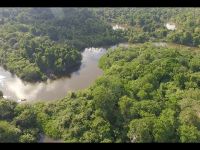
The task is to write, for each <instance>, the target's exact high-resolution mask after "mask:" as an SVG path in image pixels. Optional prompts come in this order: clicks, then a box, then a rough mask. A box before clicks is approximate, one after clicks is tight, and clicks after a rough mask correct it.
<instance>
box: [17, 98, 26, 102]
mask: <svg viewBox="0 0 200 150" xmlns="http://www.w3.org/2000/svg"><path fill="white" fill-rule="evenodd" d="M24 101H26V99H19V100H18V101H17V102H24Z"/></svg>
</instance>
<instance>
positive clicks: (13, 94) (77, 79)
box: [0, 48, 106, 101]
mask: <svg viewBox="0 0 200 150" xmlns="http://www.w3.org/2000/svg"><path fill="white" fill-rule="evenodd" d="M105 52H106V49H104V48H86V49H85V50H84V51H83V53H82V58H83V59H82V64H81V66H80V69H79V70H78V71H76V72H74V73H72V74H71V76H70V77H63V78H60V79H57V80H48V81H47V82H41V83H26V82H24V81H22V80H21V79H20V78H18V77H16V76H15V75H14V76H13V75H11V73H10V72H8V71H5V70H4V69H3V68H0V90H1V91H3V93H4V98H8V99H13V100H16V101H17V100H19V99H27V101H36V100H44V101H46V100H56V99H59V98H63V97H64V96H65V95H66V94H67V91H76V90H79V89H83V88H85V87H88V86H89V85H90V84H91V83H92V82H93V81H94V80H95V79H96V78H97V77H98V76H100V75H101V74H102V70H101V69H100V68H98V60H99V58H100V56H102V55H103V54H104V53H105Z"/></svg>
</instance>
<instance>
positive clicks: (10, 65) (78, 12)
mask: <svg viewBox="0 0 200 150" xmlns="http://www.w3.org/2000/svg"><path fill="white" fill-rule="evenodd" d="M0 14H1V20H0V47H1V48H0V56H1V57H0V64H1V65H2V66H3V67H4V68H5V69H7V70H9V71H10V72H12V73H14V74H16V75H17V76H19V77H20V78H22V79H23V80H25V81H29V82H31V81H43V80H47V78H56V77H57V76H63V75H65V74H66V73H67V74H68V73H70V72H72V71H73V70H74V68H77V67H78V66H79V65H80V63H81V54H80V51H81V50H83V48H86V47H90V46H100V45H111V44H115V43H118V42H120V41H123V39H122V38H120V37H121V36H119V35H120V34H121V33H119V32H115V31H113V30H112V27H111V26H110V25H108V24H107V23H106V22H103V21H100V20H99V19H98V18H97V17H96V16H94V15H93V13H92V11H90V10H88V9H84V8H80V9H79V8H60V9H59V8H1V11H0Z"/></svg>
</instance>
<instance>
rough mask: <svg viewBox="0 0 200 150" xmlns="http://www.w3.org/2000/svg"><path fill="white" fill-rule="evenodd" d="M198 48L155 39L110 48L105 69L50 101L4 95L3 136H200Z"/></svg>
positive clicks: (127, 139)
mask: <svg viewBox="0 0 200 150" xmlns="http://www.w3.org/2000/svg"><path fill="white" fill-rule="evenodd" d="M199 58H200V54H199V51H193V52H191V50H189V49H187V48H184V49H179V48H166V47H156V46H154V45H152V44H151V43H146V44H143V45H142V44H141V45H140V44H138V45H132V46H129V47H128V48H124V47H118V48H116V49H115V50H114V51H113V50H108V53H107V54H106V55H104V56H103V57H102V58H101V60H100V64H99V65H100V67H101V68H102V69H103V70H104V75H103V76H102V77H100V78H99V79H97V80H96V82H95V83H94V84H93V85H92V86H91V87H89V88H88V89H85V90H81V91H79V92H76V93H75V92H71V93H69V94H68V95H67V96H66V97H65V98H64V99H61V100H58V101H56V102H51V103H36V104H34V105H31V104H23V105H22V104H21V105H19V104H18V105H17V104H16V103H15V102H12V101H6V100H3V99H2V100H1V101H0V110H1V113H0V119H1V120H2V121H1V122H0V131H1V136H0V141H1V142H6V141H12V142H36V141H37V140H38V138H39V137H38V135H39V134H38V133H39V132H42V133H45V134H46V135H48V136H50V137H53V138H58V139H60V138H61V139H63V140H64V141H66V142H199V141H200V118H199V108H200V103H199V99H200V74H199V71H200V70H199V68H200V59H199Z"/></svg>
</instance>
